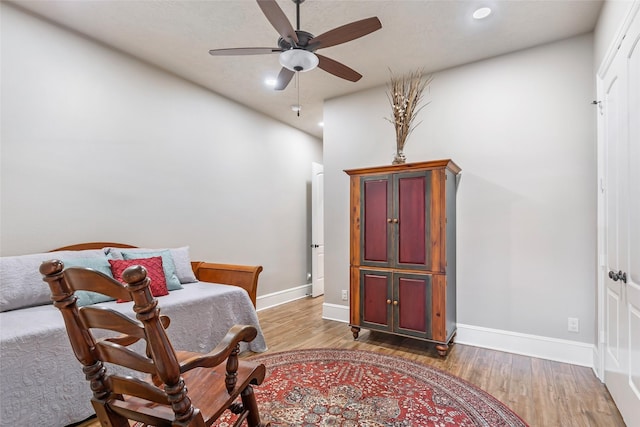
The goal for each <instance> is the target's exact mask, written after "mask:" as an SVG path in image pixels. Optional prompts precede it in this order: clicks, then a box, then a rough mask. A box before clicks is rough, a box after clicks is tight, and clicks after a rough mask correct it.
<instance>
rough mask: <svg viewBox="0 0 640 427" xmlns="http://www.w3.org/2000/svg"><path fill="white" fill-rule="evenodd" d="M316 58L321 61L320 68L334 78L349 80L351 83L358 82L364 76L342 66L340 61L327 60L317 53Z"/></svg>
mask: <svg viewBox="0 0 640 427" xmlns="http://www.w3.org/2000/svg"><path fill="white" fill-rule="evenodd" d="M316 56H317V57H318V60H319V61H320V62H319V63H318V68H322V69H323V70H325V71H326V72H327V73H330V74H333V75H334V76H337V77H340V78H343V79H345V80H349V81H351V82H357V81H358V80H360V79H361V78H362V74H360V73H358V72H357V71H355V70H353V69H351V68H349V67H347V66H346V65H344V64H341V63H340V62H338V61H334V60H333V59H331V58H327V57H326V56H322V55H318V54H317V53H316Z"/></svg>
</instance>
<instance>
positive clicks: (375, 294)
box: [360, 271, 391, 328]
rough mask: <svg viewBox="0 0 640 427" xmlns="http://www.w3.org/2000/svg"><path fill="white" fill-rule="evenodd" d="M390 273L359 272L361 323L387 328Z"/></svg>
mask: <svg viewBox="0 0 640 427" xmlns="http://www.w3.org/2000/svg"><path fill="white" fill-rule="evenodd" d="M390 279H391V276H390V273H386V272H380V273H377V272H371V271H361V272H360V286H361V287H362V289H361V293H360V295H361V298H362V320H363V325H367V324H369V325H374V326H375V325H377V326H383V327H384V328H387V327H388V325H389V321H390V312H389V308H390V305H389V304H388V303H387V300H389V299H390V298H391V295H389V292H390V288H391V287H390V284H391V280H390Z"/></svg>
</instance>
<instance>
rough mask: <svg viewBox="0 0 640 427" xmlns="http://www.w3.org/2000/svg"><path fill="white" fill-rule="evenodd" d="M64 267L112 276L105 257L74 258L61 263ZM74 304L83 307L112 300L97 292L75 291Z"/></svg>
mask: <svg viewBox="0 0 640 427" xmlns="http://www.w3.org/2000/svg"><path fill="white" fill-rule="evenodd" d="M62 262H63V263H64V266H65V268H66V267H85V268H91V269H92V270H96V271H99V272H100V273H103V274H106V275H107V276H109V277H111V278H113V274H112V273H111V265H109V261H107V257H97V258H74V259H67V260H63V261H62ZM76 297H78V299H77V300H76V304H77V305H78V306H79V307H82V306H85V305H92V304H97V303H99V302H107V301H113V300H114V298H111V297H110V296H109V295H103V294H100V293H97V292H91V291H76Z"/></svg>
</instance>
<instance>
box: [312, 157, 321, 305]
mask: <svg viewBox="0 0 640 427" xmlns="http://www.w3.org/2000/svg"><path fill="white" fill-rule="evenodd" d="M311 176H312V178H311V296H312V297H317V296H318V295H322V294H324V167H323V166H322V165H321V164H319V163H315V162H314V163H312V164H311Z"/></svg>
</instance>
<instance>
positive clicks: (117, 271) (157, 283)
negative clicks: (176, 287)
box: [109, 256, 169, 302]
mask: <svg viewBox="0 0 640 427" xmlns="http://www.w3.org/2000/svg"><path fill="white" fill-rule="evenodd" d="M109 264H111V272H112V273H113V278H114V279H116V280H117V281H119V282H121V283H124V284H125V285H126V282H125V281H124V280H123V279H122V273H124V270H126V269H127V267H131V266H132V265H141V266H143V267H144V268H145V269H146V270H147V277H148V278H149V279H151V283H150V284H149V287H150V288H151V295H153V296H154V297H161V296H163V295H168V294H169V291H168V290H167V281H166V279H165V278H164V270H163V269H162V257H159V256H155V257H151V258H138V259H124V260H121V259H110V260H109ZM118 302H124V301H122V300H118Z"/></svg>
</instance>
